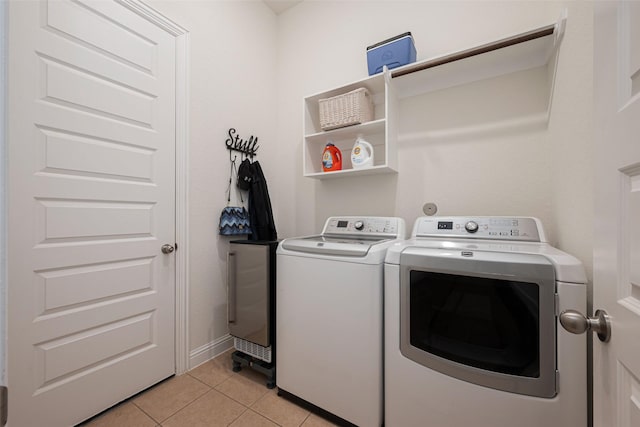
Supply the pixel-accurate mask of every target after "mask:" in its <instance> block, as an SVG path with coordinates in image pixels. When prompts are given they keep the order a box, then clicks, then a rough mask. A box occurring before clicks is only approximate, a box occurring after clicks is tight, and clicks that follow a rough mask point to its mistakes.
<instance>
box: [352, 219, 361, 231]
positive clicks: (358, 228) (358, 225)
mask: <svg viewBox="0 0 640 427" xmlns="http://www.w3.org/2000/svg"><path fill="white" fill-rule="evenodd" d="M353 228H355V229H356V230H358V231H360V230H362V229H363V228H364V221H356V222H354V223H353Z"/></svg>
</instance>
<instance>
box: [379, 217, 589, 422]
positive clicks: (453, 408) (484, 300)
mask: <svg viewBox="0 0 640 427" xmlns="http://www.w3.org/2000/svg"><path fill="white" fill-rule="evenodd" d="M586 282H587V280H586V275H585V271H584V268H583V266H582V264H581V263H580V262H579V261H578V260H577V259H576V258H574V257H572V256H570V255H568V254H566V253H564V252H561V251H559V250H557V249H555V248H553V247H552V246H551V245H549V244H548V243H547V241H546V238H545V234H544V230H543V228H542V225H541V224H540V222H539V221H538V220H537V219H535V218H522V217H513V218H511V217H509V218H507V217H422V218H418V220H417V221H416V222H415V225H414V227H413V232H412V236H411V238H410V239H409V240H407V241H405V242H403V243H401V244H399V245H395V246H393V247H392V248H390V249H389V251H388V252H387V257H386V263H385V422H386V425H387V426H390V427H396V426H398V427H412V426H425V425H429V426H433V427H445V426H446V427H466V426H470V425H473V426H478V427H513V426H518V427H539V426H563V427H585V426H586V425H587V380H586V378H587V366H586V364H587V342H586V336H585V335H574V334H571V333H569V332H567V331H565V330H564V329H563V328H562V327H561V326H560V323H559V320H558V315H559V313H561V312H562V311H564V310H568V309H574V310H578V311H580V312H585V311H586Z"/></svg>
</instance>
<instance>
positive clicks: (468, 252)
mask: <svg viewBox="0 0 640 427" xmlns="http://www.w3.org/2000/svg"><path fill="white" fill-rule="evenodd" d="M460 255H462V256H466V257H470V256H473V252H471V251H462V252H460Z"/></svg>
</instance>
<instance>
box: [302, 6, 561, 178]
mask: <svg viewBox="0 0 640 427" xmlns="http://www.w3.org/2000/svg"><path fill="white" fill-rule="evenodd" d="M565 23H566V16H562V17H561V18H560V20H559V21H558V22H557V23H556V24H552V25H547V26H544V27H541V28H537V29H535V30H532V31H528V32H525V33H521V34H517V35H514V36H512V37H507V38H504V39H501V40H497V41H495V42H492V43H487V44H484V45H481V46H477V47H473V48H471V49H466V50H463V51H460V52H455V53H451V54H449V55H444V56H440V57H437V58H431V59H427V60H424V61H420V62H415V63H412V64H409V65H406V66H403V67H399V68H395V69H393V70H391V71H389V70H387V69H386V68H385V71H384V72H382V73H380V74H376V75H374V76H371V77H368V78H366V79H363V80H360V81H358V82H354V83H351V84H348V85H345V86H342V87H339V88H335V89H332V90H329V91H325V92H321V93H318V94H315V95H312V96H308V97H306V98H305V99H304V107H303V108H304V123H303V132H304V136H303V140H304V142H303V144H304V145H303V150H302V151H303V157H304V158H303V173H304V176H306V177H309V178H316V179H329V178H337V177H345V176H356V175H364V174H376V173H397V155H396V152H397V151H396V140H397V131H396V126H397V117H396V116H397V111H398V108H397V104H398V101H399V100H401V99H404V98H408V97H413V96H419V95H422V94H426V93H429V92H433V91H436V90H442V89H446V88H449V87H453V86H458V85H462V84H466V83H472V82H475V81H480V80H485V79H489V78H493V77H498V76H501V75H507V74H510V73H514V72H517V71H523V70H528V69H533V68H537V67H542V66H545V65H547V64H550V63H552V60H553V59H554V58H555V54H556V53H557V49H558V45H559V43H560V41H561V39H562V36H563V34H564V28H565ZM556 62H557V61H553V64H554V66H555V63H556ZM552 75H555V72H553V73H552ZM360 87H366V88H367V89H368V90H369V92H370V93H371V95H372V98H373V100H374V120H373V121H371V122H368V123H363V124H360V125H355V126H349V127H345V128H340V129H334V130H330V131H326V132H323V131H322V130H321V129H320V124H319V120H320V119H319V110H318V100H319V99H322V98H328V97H332V96H336V95H340V94H344V93H347V92H349V91H351V90H354V89H357V88H360ZM551 87H553V83H552V84H551ZM549 97H551V93H550V94H549ZM358 135H362V136H363V138H364V139H365V140H366V141H368V142H369V143H371V144H372V145H373V146H374V153H375V155H374V166H373V167H371V168H368V169H353V168H352V167H351V147H352V146H353V144H354V142H355V140H356V138H357V137H358ZM327 142H333V143H334V144H335V145H336V146H337V147H338V148H339V149H340V150H341V152H342V155H343V162H342V167H343V169H342V170H341V171H331V172H323V171H322V151H323V150H324V147H325V145H326V143H327Z"/></svg>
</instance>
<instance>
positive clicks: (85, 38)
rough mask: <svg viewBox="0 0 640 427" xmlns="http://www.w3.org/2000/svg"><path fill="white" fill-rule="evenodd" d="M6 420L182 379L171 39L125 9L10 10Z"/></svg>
mask: <svg viewBox="0 0 640 427" xmlns="http://www.w3.org/2000/svg"><path fill="white" fill-rule="evenodd" d="M8 17H9V47H8V53H9V60H8V64H9V69H8V92H9V93H8V96H9V102H8V111H9V118H8V124H9V126H8V127H9V137H8V144H9V148H8V160H9V162H8V163H9V167H8V195H9V199H8V200H9V203H8V228H9V232H8V262H7V264H8V270H9V279H8V384H9V390H10V397H9V425H10V426H14V427H23V426H70V425H73V424H75V423H78V422H80V421H82V420H84V419H86V418H87V417H90V416H92V415H94V414H96V413H98V412H100V411H101V410H103V409H105V408H107V407H109V406H111V405H113V404H114V403H116V402H118V401H120V400H123V399H124V398H126V397H128V396H130V395H132V394H134V393H136V392H138V391H140V390H142V389H144V388H146V387H148V386H150V385H152V384H153V383H155V382H157V381H160V380H162V379H163V378H166V377H168V376H170V375H172V374H173V373H174V372H175V360H174V359H175V349H174V300H175V259H174V254H163V253H162V252H161V246H162V245H163V244H173V243H174V242H175V161H174V159H175V39H174V37H173V36H171V35H169V34H168V33H166V32H165V31H163V30H162V29H160V28H158V27H157V26H155V25H154V24H152V23H151V22H149V21H147V20H146V19H144V18H143V17H141V16H140V15H138V14H136V13H134V12H133V11H131V10H130V9H128V8H127V7H126V6H124V5H123V3H118V2H112V1H104V0H98V1H93V0H51V1H45V0H43V1H12V2H9V13H8Z"/></svg>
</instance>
